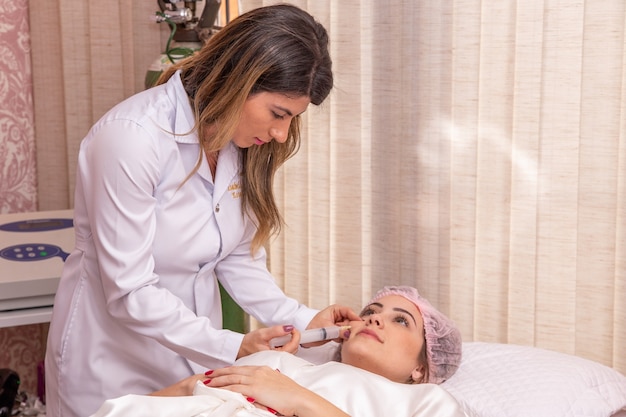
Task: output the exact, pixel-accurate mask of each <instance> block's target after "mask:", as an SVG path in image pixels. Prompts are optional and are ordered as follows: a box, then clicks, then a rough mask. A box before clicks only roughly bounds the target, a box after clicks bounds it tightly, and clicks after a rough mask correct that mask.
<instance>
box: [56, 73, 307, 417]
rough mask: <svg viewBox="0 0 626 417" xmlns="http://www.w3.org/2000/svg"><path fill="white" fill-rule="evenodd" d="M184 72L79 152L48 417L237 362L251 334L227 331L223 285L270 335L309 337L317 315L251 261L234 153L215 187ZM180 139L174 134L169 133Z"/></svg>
mask: <svg viewBox="0 0 626 417" xmlns="http://www.w3.org/2000/svg"><path fill="white" fill-rule="evenodd" d="M193 127H194V115H193V111H192V109H191V106H190V104H189V100H188V98H187V95H186V93H185V91H184V89H183V86H182V83H181V80H180V75H179V74H175V75H174V76H173V77H172V78H171V79H170V80H169V82H167V83H166V84H164V85H161V86H158V87H155V88H152V89H149V90H146V91H143V92H141V93H139V94H137V95H135V96H133V97H131V98H129V99H127V100H125V101H124V102H122V103H120V104H118V105H117V106H115V107H114V108H113V109H112V110H111V111H109V112H108V113H107V114H106V115H104V116H103V117H102V119H101V120H99V121H98V122H97V123H96V124H95V125H94V126H93V127H92V129H91V130H90V131H89V133H88V135H87V136H86V137H85V139H84V140H83V142H82V143H81V147H80V153H79V159H78V169H77V180H76V198H75V208H74V216H75V217H74V225H75V230H76V248H75V249H74V250H73V252H72V253H71V255H70V256H69V257H68V259H67V261H66V264H65V268H64V270H63V274H62V277H61V281H60V284H59V289H58V291H57V295H56V298H55V306H54V311H53V315H52V322H51V326H50V331H49V338H48V346H47V352H46V403H47V404H46V405H47V415H48V416H49V417H58V416H62V417H71V416H81V417H83V416H87V415H90V414H91V413H93V412H94V411H95V410H96V409H97V408H98V406H99V405H100V404H101V403H102V402H103V401H104V400H105V399H107V398H114V397H118V396H121V395H125V394H129V393H136V394H145V393H148V392H151V391H154V390H157V389H161V388H163V387H165V386H168V385H170V384H172V383H174V382H176V381H178V380H180V379H182V378H184V377H186V376H188V375H190V374H192V373H197V372H203V371H205V370H206V369H213V368H217V367H221V366H224V365H228V364H232V363H233V362H234V360H235V357H236V354H237V352H238V349H239V346H240V344H241V340H242V339H243V335H241V334H237V333H234V332H230V331H227V330H218V329H220V328H221V323H222V317H221V306H220V300H219V291H218V285H217V281H216V279H215V277H216V275H217V277H218V278H219V280H220V282H221V283H222V285H223V286H224V288H225V289H226V290H227V291H228V292H229V294H230V295H231V296H232V297H233V298H234V299H235V301H237V302H238V304H240V305H241V306H242V307H243V308H244V310H245V311H246V312H248V313H249V314H251V315H252V316H254V317H256V318H257V319H259V320H260V321H261V322H263V323H265V324H267V325H274V324H294V325H295V326H296V327H297V328H300V329H304V328H305V327H306V325H307V324H308V323H309V321H310V320H311V318H312V317H313V315H315V313H316V312H317V311H316V310H312V309H309V308H307V307H305V306H303V305H301V304H299V303H298V302H297V301H296V300H294V299H291V298H288V297H286V296H285V295H284V293H283V292H282V291H281V290H280V289H279V287H278V286H277V285H276V284H275V282H274V280H273V278H272V276H271V275H270V274H269V272H268V271H267V269H266V256H265V252H264V251H263V250H261V251H259V252H258V253H257V254H256V255H255V256H254V257H252V255H251V253H250V242H251V239H252V236H253V234H254V231H255V226H254V224H253V222H252V221H251V220H250V219H249V218H247V217H245V216H243V214H242V210H241V199H240V194H239V192H240V188H239V176H238V173H239V159H238V158H239V157H238V149H237V148H236V146H235V145H233V144H230V145H229V146H228V147H226V148H225V149H224V150H222V151H221V152H220V156H219V160H218V165H217V172H216V176H215V177H216V178H215V182H213V180H212V176H211V173H210V170H209V167H208V164H207V163H206V159H205V158H203V162H202V165H201V167H200V170H199V172H198V173H196V174H194V175H193V176H191V177H190V178H189V180H188V181H187V182H185V183H184V184H183V181H184V180H185V178H186V177H187V175H188V174H189V173H190V172H191V170H192V169H193V167H194V165H195V163H196V161H197V158H198V152H199V151H200V150H199V149H200V148H199V143H198V138H197V135H196V134H195V133H194V132H192V131H193ZM174 132H175V133H176V134H173V133H174Z"/></svg>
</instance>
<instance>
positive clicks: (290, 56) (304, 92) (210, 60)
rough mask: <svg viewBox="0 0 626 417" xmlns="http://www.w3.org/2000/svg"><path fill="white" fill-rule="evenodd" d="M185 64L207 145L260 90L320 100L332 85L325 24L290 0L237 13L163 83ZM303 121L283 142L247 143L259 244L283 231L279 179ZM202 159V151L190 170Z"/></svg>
mask: <svg viewBox="0 0 626 417" xmlns="http://www.w3.org/2000/svg"><path fill="white" fill-rule="evenodd" d="M179 69H180V70H181V78H182V82H183V85H184V87H185V90H186V92H187V94H188V95H189V98H190V100H191V103H192V106H193V108H194V111H195V115H196V126H195V129H197V131H198V137H199V140H200V144H201V148H202V149H204V150H205V152H217V151H219V150H220V149H222V148H224V147H225V146H226V145H227V144H228V142H229V141H230V140H231V139H232V137H233V134H234V132H235V130H236V129H237V126H238V123H239V120H240V116H241V111H242V108H243V105H244V103H245V101H246V100H247V99H248V98H249V97H250V96H252V95H254V94H257V93H260V92H271V93H282V94H286V95H288V96H291V97H302V96H306V97H309V98H310V101H311V103H312V104H314V105H319V104H321V103H322V102H323V101H324V99H325V98H326V97H327V96H328V94H329V93H330V90H331V88H332V85H333V75H332V63H331V59H330V55H329V53H328V34H327V32H326V29H324V27H323V26H322V25H321V24H319V23H318V22H316V21H315V19H314V18H313V17H312V16H311V15H309V14H308V13H307V12H305V11H303V10H301V9H299V8H298V7H296V6H292V5H288V4H280V5H274V6H267V7H261V8H258V9H254V10H251V11H250V12H248V13H245V14H243V15H241V16H239V17H238V18H236V19H234V20H233V21H232V22H230V23H229V24H227V25H226V26H225V27H224V28H223V29H221V30H220V31H219V32H218V33H216V34H215V35H213V36H212V37H211V38H210V39H209V40H208V42H207V43H206V44H205V45H204V46H203V47H202V49H200V51H199V52H198V53H197V54H196V55H194V56H192V57H190V58H187V59H185V60H182V61H180V62H178V63H176V64H175V65H173V66H171V67H170V68H168V69H167V70H166V71H165V72H164V73H163V75H162V76H161V77H160V78H159V81H158V84H162V83H164V82H166V81H167V80H168V79H169V78H170V77H171V76H172V75H173V74H174V73H175V72H176V71H177V70H179ZM300 122H301V121H300V117H299V116H296V117H294V118H293V119H292V122H291V125H290V127H289V132H288V136H287V140H286V141H285V142H284V143H278V142H277V141H271V142H270V143H268V144H266V145H263V146H254V147H251V148H245V149H240V161H241V173H240V174H241V187H242V188H241V191H242V194H241V195H242V207H243V211H244V213H247V214H248V215H250V216H251V218H252V219H253V220H254V221H255V222H256V225H257V232H256V234H255V236H254V238H253V241H252V251H253V252H254V251H256V250H257V249H259V248H260V247H261V246H263V245H264V244H265V243H266V242H267V240H268V239H269V238H270V237H271V236H272V235H275V234H278V233H280V230H281V228H282V226H283V224H284V222H283V218H282V216H281V214H280V211H279V210H278V207H277V205H276V201H275V198H274V192H273V187H272V184H273V180H274V175H275V173H276V171H277V170H278V168H279V167H280V166H282V164H283V163H285V161H287V160H288V159H289V158H291V157H292V156H293V155H295V153H296V152H297V151H298V149H299V147H300ZM208 126H210V127H211V129H206V128H205V127H208ZM201 161H202V152H200V155H199V158H198V163H197V164H196V167H195V168H194V170H193V172H192V173H191V174H190V175H193V173H195V172H196V171H197V170H198V168H199V167H200V163H201Z"/></svg>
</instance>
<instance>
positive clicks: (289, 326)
mask: <svg viewBox="0 0 626 417" xmlns="http://www.w3.org/2000/svg"><path fill="white" fill-rule="evenodd" d="M283 330H284V331H286V332H291V331H292V330H293V326H292V325H290V324H288V325H286V326H283Z"/></svg>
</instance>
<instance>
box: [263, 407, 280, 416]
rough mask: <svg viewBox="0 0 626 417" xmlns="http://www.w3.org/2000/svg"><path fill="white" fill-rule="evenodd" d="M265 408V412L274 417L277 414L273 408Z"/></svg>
mask: <svg viewBox="0 0 626 417" xmlns="http://www.w3.org/2000/svg"><path fill="white" fill-rule="evenodd" d="M266 408H267V411H269V412H270V413H272V414H274V415H276V414H278V411H276V410H274V409H273V408H269V407H266Z"/></svg>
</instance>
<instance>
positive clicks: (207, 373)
mask: <svg viewBox="0 0 626 417" xmlns="http://www.w3.org/2000/svg"><path fill="white" fill-rule="evenodd" d="M212 373H213V370H212V369H209V370H208V371H206V372H205V373H204V374H205V375H206V376H209V375H211V374H212Z"/></svg>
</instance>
